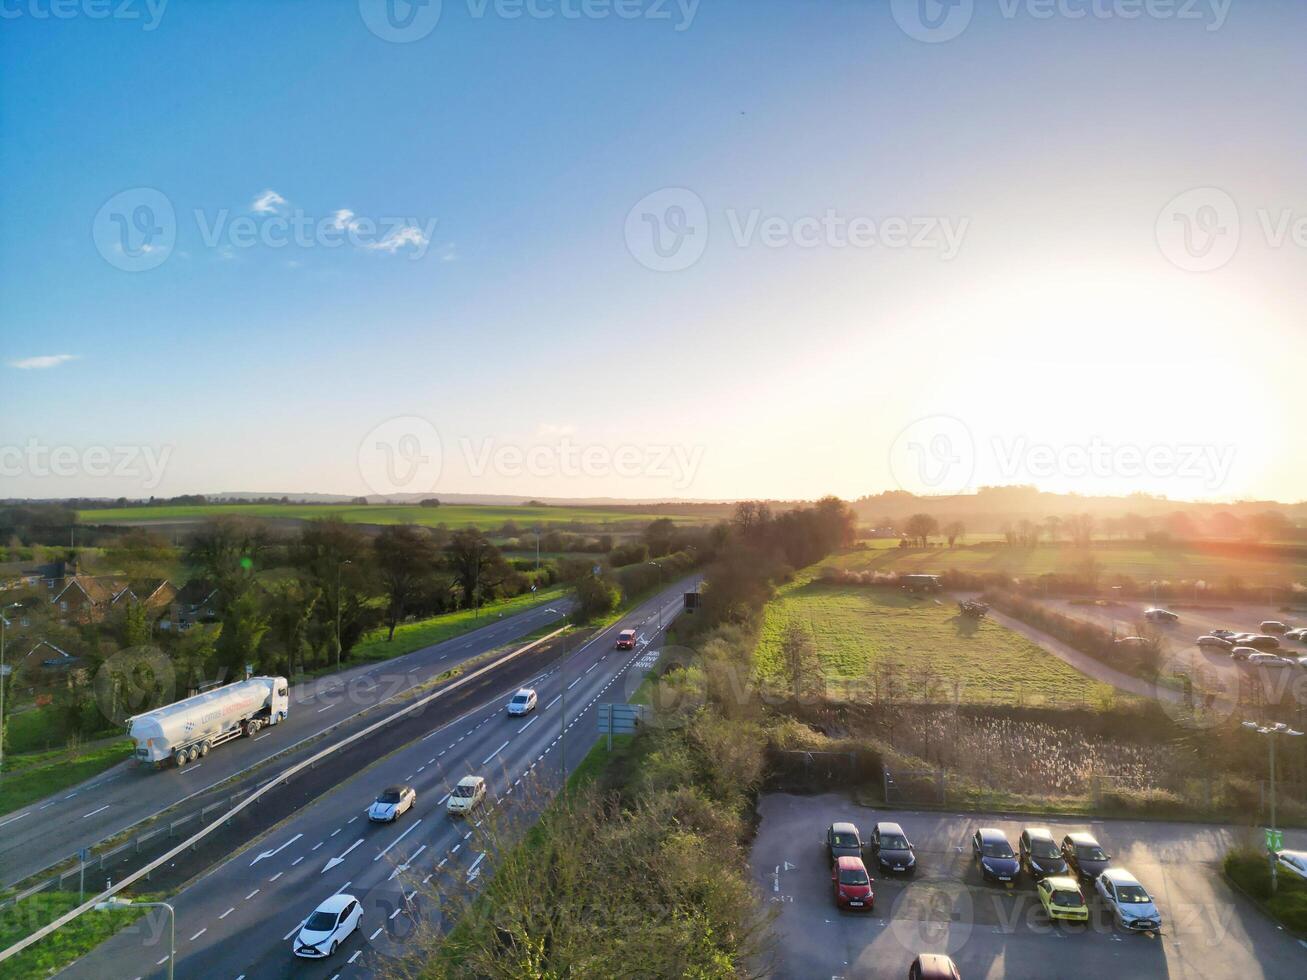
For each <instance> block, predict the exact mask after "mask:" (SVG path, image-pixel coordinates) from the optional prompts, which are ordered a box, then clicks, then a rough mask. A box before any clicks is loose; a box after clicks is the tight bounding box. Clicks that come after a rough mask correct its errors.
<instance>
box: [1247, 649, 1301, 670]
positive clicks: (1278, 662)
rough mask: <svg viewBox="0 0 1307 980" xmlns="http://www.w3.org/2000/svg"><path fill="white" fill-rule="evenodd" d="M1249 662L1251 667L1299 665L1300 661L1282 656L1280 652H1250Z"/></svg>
mask: <svg viewBox="0 0 1307 980" xmlns="http://www.w3.org/2000/svg"><path fill="white" fill-rule="evenodd" d="M1248 664H1249V666H1251V667H1297V666H1298V661H1296V660H1290V659H1289V658H1288V657H1281V656H1280V655H1279V654H1278V653H1262V652H1261V651H1258V652H1257V653H1250V654H1248Z"/></svg>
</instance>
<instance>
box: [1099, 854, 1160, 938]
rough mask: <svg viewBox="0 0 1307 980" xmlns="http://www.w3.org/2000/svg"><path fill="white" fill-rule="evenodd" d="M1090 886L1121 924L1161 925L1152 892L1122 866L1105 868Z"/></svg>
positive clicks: (1136, 928)
mask: <svg viewBox="0 0 1307 980" xmlns="http://www.w3.org/2000/svg"><path fill="white" fill-rule="evenodd" d="M1094 890H1095V891H1097V892H1098V895H1099V897H1100V898H1101V899H1102V900H1103V902H1104V903H1105V904H1106V905H1107V907H1108V908H1109V909H1111V910H1112V917H1113V918H1114V919H1116V921H1117V924H1119V925H1120V926H1121V928H1123V929H1129V930H1131V931H1132V932H1156V931H1157V930H1158V929H1160V928H1161V927H1162V916H1161V914H1160V913H1159V912H1158V911H1157V905H1156V903H1154V902H1153V898H1152V896H1151V895H1149V894H1148V892H1147V890H1146V889H1145V888H1144V886H1143V885H1141V884H1139V882H1138V880H1137V879H1136V878H1135V876H1134V875H1132V874H1131V873H1130V872H1129V871H1126V870H1125V869H1124V868H1108V869H1107V870H1106V871H1104V872H1103V873H1102V874H1100V875H1099V876H1098V878H1097V879H1096V880H1095V881H1094Z"/></svg>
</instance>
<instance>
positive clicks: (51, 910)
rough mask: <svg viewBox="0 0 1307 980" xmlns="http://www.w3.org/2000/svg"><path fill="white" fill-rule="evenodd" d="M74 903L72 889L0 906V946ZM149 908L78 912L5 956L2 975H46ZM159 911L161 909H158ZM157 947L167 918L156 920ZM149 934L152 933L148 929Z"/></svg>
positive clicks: (15, 978)
mask: <svg viewBox="0 0 1307 980" xmlns="http://www.w3.org/2000/svg"><path fill="white" fill-rule="evenodd" d="M135 897H136V898H137V899H138V900H139V901H155V900H156V898H157V896H152V895H138V896H135ZM77 905H78V895H77V894H76V893H74V892H46V893H44V894H41V895H33V896H32V897H31V898H28V899H25V900H24V901H22V902H20V903H19V904H17V905H11V906H9V907H8V908H5V909H0V949H7V948H8V947H10V946H11V945H13V944H14V943H16V942H18V941H19V940H20V939H23V938H25V937H26V936H29V935H31V933H32V932H33V931H34V930H36V929H39V928H40V927H41V926H43V925H45V924H46V923H47V922H50V921H52V920H53V919H55V918H57V917H58V916H60V915H62V914H63V913H64V912H67V911H68V910H69V909H72V908H76V907H77ZM149 911H155V910H151V909H123V910H121V911H113V912H88V913H86V914H85V915H79V916H78V917H77V918H76V919H74V920H73V921H72V922H70V923H68V925H66V926H64V927H63V928H62V929H59V930H58V931H56V932H54V933H52V934H51V935H49V936H47V937H46V938H45V939H43V940H41V942H39V943H37V944H35V945H34V946H30V947H28V948H27V949H25V950H23V952H21V953H19V954H18V955H17V956H15V957H14V958H13V959H10V960H6V961H5V964H4V969H3V971H0V972H3V974H4V976H6V977H9V978H12V980H18V978H20V977H47V976H50V975H51V974H52V973H54V972H56V971H57V970H60V969H62V968H63V967H65V966H67V965H68V964H69V963H72V962H73V961H74V960H76V959H78V958H79V957H82V956H85V955H86V954H87V953H89V952H91V950H93V949H95V947H97V946H99V945H100V943H102V942H104V941H105V940H106V939H108V938H109V937H110V936H112V935H113V934H114V933H115V932H117V931H118V930H120V929H124V928H126V927H127V926H129V925H131V924H132V923H133V922H135V921H136V920H137V919H139V918H141V916H142V915H144V914H145V913H146V912H149ZM158 911H162V910H158ZM158 924H159V926H160V927H161V928H162V929H163V930H164V931H163V932H162V933H161V942H160V947H161V948H162V949H164V950H165V951H166V950H167V941H168V940H167V928H168V927H167V922H166V921H165V920H162V919H161V920H159V922H158ZM151 934H153V933H151Z"/></svg>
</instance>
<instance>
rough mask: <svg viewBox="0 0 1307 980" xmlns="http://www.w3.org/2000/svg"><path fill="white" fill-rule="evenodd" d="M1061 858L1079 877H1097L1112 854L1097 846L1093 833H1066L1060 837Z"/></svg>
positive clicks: (1109, 860)
mask: <svg viewBox="0 0 1307 980" xmlns="http://www.w3.org/2000/svg"><path fill="white" fill-rule="evenodd" d="M1062 858H1063V859H1064V860H1065V861H1066V863H1067V865H1068V867H1070V869H1071V870H1072V871H1073V872H1075V873H1076V874H1077V875H1079V876H1080V877H1081V878H1089V879H1093V878H1097V877H1098V876H1099V875H1100V874H1102V873H1103V872H1104V871H1106V870H1107V866H1108V865H1109V864H1110V863H1111V861H1112V855H1110V854H1108V853H1107V852H1106V851H1104V850H1103V849H1102V847H1100V846H1099V844H1098V841H1097V840H1095V839H1094V835H1093V834H1086V833H1076V834H1067V835H1066V836H1065V837H1063V838H1062Z"/></svg>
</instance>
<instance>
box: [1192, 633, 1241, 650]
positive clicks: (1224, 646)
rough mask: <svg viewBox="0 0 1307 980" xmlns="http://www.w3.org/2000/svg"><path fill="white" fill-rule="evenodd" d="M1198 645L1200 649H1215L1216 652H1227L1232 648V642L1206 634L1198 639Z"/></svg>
mask: <svg viewBox="0 0 1307 980" xmlns="http://www.w3.org/2000/svg"><path fill="white" fill-rule="evenodd" d="M1198 645H1199V646H1200V647H1215V648H1216V649H1218V650H1229V649H1230V648H1231V647H1233V646H1234V641H1233V640H1227V639H1226V638H1225V637H1223V636H1213V635H1211V634H1208V635H1207V636H1200V637H1198Z"/></svg>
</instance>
